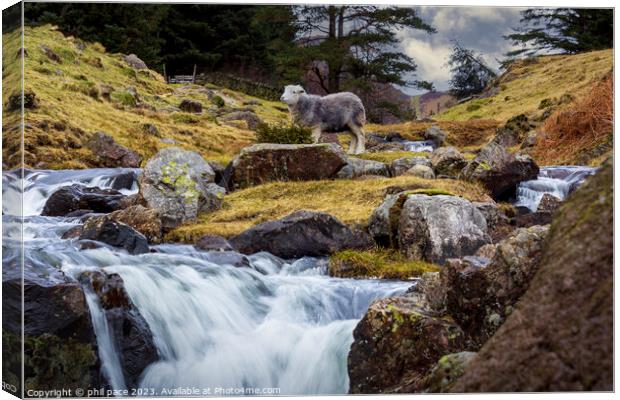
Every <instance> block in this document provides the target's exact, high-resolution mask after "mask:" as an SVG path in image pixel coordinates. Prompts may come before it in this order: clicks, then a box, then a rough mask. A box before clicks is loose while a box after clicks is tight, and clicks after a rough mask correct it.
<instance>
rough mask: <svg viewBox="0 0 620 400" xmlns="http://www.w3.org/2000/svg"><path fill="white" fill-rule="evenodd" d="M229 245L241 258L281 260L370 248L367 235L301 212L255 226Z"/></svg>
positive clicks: (327, 218)
mask: <svg viewBox="0 0 620 400" xmlns="http://www.w3.org/2000/svg"><path fill="white" fill-rule="evenodd" d="M230 243H231V244H232V246H233V247H234V248H235V249H237V250H238V251H240V252H241V253H244V254H254V253H257V252H259V251H267V252H269V253H271V254H273V255H275V256H278V257H282V258H299V257H304V256H314V257H319V256H327V255H330V254H332V253H335V252H337V251H340V250H344V249H367V248H370V247H371V246H372V241H371V240H370V237H368V235H367V234H365V233H363V232H361V231H356V230H352V229H351V228H349V227H347V226H346V225H344V224H343V223H342V222H340V221H339V220H338V219H336V218H334V217H333V216H331V215H329V214H326V213H321V212H313V211H304V210H302V211H296V212H294V213H292V214H290V215H288V216H286V217H284V218H282V219H279V220H275V221H268V222H264V223H262V224H258V225H256V226H254V227H252V228H250V229H248V230H246V231H244V232H242V233H241V234H239V235H237V236H235V237H233V238H232V239H231V240H230Z"/></svg>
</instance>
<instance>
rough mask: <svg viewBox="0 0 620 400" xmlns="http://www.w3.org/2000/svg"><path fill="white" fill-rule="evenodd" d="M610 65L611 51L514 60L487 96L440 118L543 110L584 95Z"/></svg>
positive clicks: (499, 116) (500, 115) (499, 117)
mask: <svg viewBox="0 0 620 400" xmlns="http://www.w3.org/2000/svg"><path fill="white" fill-rule="evenodd" d="M612 68H613V50H611V49H610V50H601V51H593V52H590V53H583V54H577V55H558V56H541V57H536V58H532V59H527V60H523V61H519V62H516V63H514V64H513V65H512V66H510V67H509V69H508V71H506V73H504V74H503V75H502V76H500V77H499V78H498V79H497V81H496V82H495V85H494V87H493V88H492V89H491V90H490V91H489V92H488V94H490V96H489V97H486V98H479V99H473V100H470V101H467V102H464V103H462V104H459V105H456V106H454V107H452V108H449V109H447V110H446V111H444V112H442V113H441V114H439V115H437V116H435V117H434V118H435V119H437V120H440V121H456V120H458V121H466V120H472V119H496V120H498V121H502V122H505V121H507V120H508V119H509V118H511V117H513V116H515V115H517V114H522V113H525V114H535V113H539V112H544V111H545V109H546V108H549V107H550V106H553V105H555V104H556V103H563V104H566V103H568V102H570V101H571V100H572V99H576V98H578V97H580V96H583V95H584V94H586V93H587V92H588V90H589V89H590V87H591V86H592V84H593V83H595V82H598V81H600V80H601V79H602V77H603V76H605V75H606V74H607V73H609V72H610V71H611V70H612Z"/></svg>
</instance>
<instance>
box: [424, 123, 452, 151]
mask: <svg viewBox="0 0 620 400" xmlns="http://www.w3.org/2000/svg"><path fill="white" fill-rule="evenodd" d="M446 136H447V135H446V133H445V132H444V131H442V130H441V128H440V127H439V126H437V125H432V126H431V127H430V128H428V129H426V131H424V139H425V140H430V141H432V142H433V145H434V147H435V148H437V147H441V146H443V145H444V143H445V141H446Z"/></svg>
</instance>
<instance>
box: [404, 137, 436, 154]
mask: <svg viewBox="0 0 620 400" xmlns="http://www.w3.org/2000/svg"><path fill="white" fill-rule="evenodd" d="M402 143H403V145H404V149H405V151H412V152H416V153H421V152H431V151H433V150H434V149H435V145H434V144H433V141H432V140H415V141H413V140H405V141H403V142H402Z"/></svg>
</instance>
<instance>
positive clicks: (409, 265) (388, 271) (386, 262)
mask: <svg viewBox="0 0 620 400" xmlns="http://www.w3.org/2000/svg"><path fill="white" fill-rule="evenodd" d="M329 271H330V275H332V276H337V277H342V278H368V277H376V278H381V279H409V278H413V277H418V276H421V275H422V274H424V273H425V272H433V271H438V267H437V266H436V265H434V264H429V263H426V262H424V261H415V260H408V259H406V258H405V257H404V256H403V255H402V254H401V253H399V252H397V251H395V250H391V249H390V250H387V249H374V250H367V251H356V250H344V251H340V252H337V253H335V254H333V255H332V256H331V257H330V260H329Z"/></svg>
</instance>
